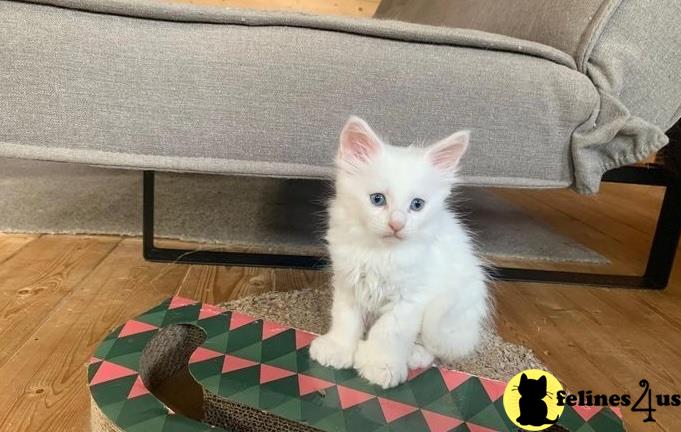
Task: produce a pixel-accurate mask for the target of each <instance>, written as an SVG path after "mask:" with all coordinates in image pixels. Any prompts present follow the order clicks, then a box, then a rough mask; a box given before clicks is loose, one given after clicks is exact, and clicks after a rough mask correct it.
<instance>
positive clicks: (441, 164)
mask: <svg viewBox="0 0 681 432" xmlns="http://www.w3.org/2000/svg"><path fill="white" fill-rule="evenodd" d="M468 140H469V133H468V132H467V131H463V132H457V133H455V134H454V135H452V136H450V137H448V138H446V139H444V140H442V141H440V142H438V143H436V144H433V145H432V146H430V147H427V148H421V147H413V146H412V147H407V148H401V147H393V146H390V145H388V144H385V143H383V142H382V141H381V140H380V139H379V138H378V137H377V136H376V134H375V133H374V132H373V131H372V130H371V128H370V127H369V126H368V125H367V124H366V123H365V122H364V121H363V120H361V119H359V118H357V117H352V118H350V120H348V123H347V124H346V125H345V127H344V129H343V132H342V133H341V140H340V148H339V151H338V157H337V160H336V163H337V167H338V171H337V178H336V196H335V198H334V199H333V200H332V201H331V204H330V208H329V217H330V220H329V230H328V233H327V237H326V238H327V241H328V244H329V251H330V255H331V260H332V266H333V287H334V299H333V307H332V310H331V315H332V324H331V328H330V330H329V332H328V333H327V334H325V335H323V336H320V337H319V338H317V339H316V340H315V341H313V343H312V346H311V347H310V354H311V356H312V358H314V359H315V360H317V361H318V362H319V363H321V364H323V365H326V366H331V367H335V368H350V367H355V368H356V369H357V370H358V372H359V374H360V375H362V376H363V377H364V378H366V379H367V380H369V381H370V382H372V383H374V384H377V385H379V386H381V387H383V388H388V387H393V386H396V385H398V384H400V383H401V382H403V381H405V380H406V378H407V372H408V369H409V368H420V367H425V366H429V365H430V364H432V362H433V360H434V358H439V359H441V360H444V361H447V360H451V359H455V358H459V357H462V356H465V355H467V354H468V353H470V352H471V351H472V350H473V349H474V348H475V346H476V344H477V343H478V341H479V337H480V330H481V327H482V326H483V325H484V322H485V320H486V317H487V315H488V312H489V304H488V292H487V285H486V276H485V273H484V271H483V269H482V266H481V263H480V261H479V259H478V258H477V257H476V255H475V252H474V247H473V245H472V242H471V240H470V238H469V236H468V235H467V233H466V231H465V229H464V228H463V227H462V226H461V224H460V223H459V221H458V220H457V219H456V217H455V215H454V214H453V213H452V212H451V211H450V210H449V209H448V206H447V203H446V199H447V197H448V196H449V194H450V191H451V189H452V186H453V185H454V184H455V183H456V176H455V172H456V167H457V165H458V163H459V160H460V159H461V157H462V156H463V154H464V153H465V151H466V148H467V146H468ZM374 193H381V194H383V195H384V196H385V205H382V206H376V205H374V203H372V201H371V199H370V196H371V194H374ZM414 198H420V199H422V200H424V202H425V205H424V206H423V208H422V209H421V210H420V211H414V210H412V209H410V205H411V203H412V200H413V199H414Z"/></svg>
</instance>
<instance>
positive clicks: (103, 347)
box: [94, 338, 118, 360]
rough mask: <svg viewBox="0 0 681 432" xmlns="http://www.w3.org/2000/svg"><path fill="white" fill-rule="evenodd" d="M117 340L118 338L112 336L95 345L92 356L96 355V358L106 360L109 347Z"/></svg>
mask: <svg viewBox="0 0 681 432" xmlns="http://www.w3.org/2000/svg"><path fill="white" fill-rule="evenodd" d="M117 340H118V339H116V338H113V339H108V340H105V341H104V342H102V343H100V344H99V346H98V347H97V350H96V351H95V353H94V357H97V358H98V359H101V360H106V359H107V356H108V355H109V351H111V347H113V346H114V344H115V343H116V341H117Z"/></svg>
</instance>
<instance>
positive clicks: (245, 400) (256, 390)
mask: <svg viewBox="0 0 681 432" xmlns="http://www.w3.org/2000/svg"><path fill="white" fill-rule="evenodd" d="M229 400H230V401H234V402H238V403H241V404H243V405H246V406H249V407H251V408H260V387H258V386H253V387H249V388H247V389H245V390H242V391H240V392H238V393H236V394H233V395H231V396H230V397H229Z"/></svg>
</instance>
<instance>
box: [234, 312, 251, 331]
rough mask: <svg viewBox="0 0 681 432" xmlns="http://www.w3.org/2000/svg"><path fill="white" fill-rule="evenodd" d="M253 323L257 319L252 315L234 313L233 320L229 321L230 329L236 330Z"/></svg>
mask: <svg viewBox="0 0 681 432" xmlns="http://www.w3.org/2000/svg"><path fill="white" fill-rule="evenodd" d="M253 321H255V318H253V317H252V316H250V315H246V314H242V313H239V312H232V318H230V320H229V329H230V330H234V329H237V328H239V327H241V326H244V325H246V324H250V323H252V322H253Z"/></svg>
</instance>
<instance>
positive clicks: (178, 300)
mask: <svg viewBox="0 0 681 432" xmlns="http://www.w3.org/2000/svg"><path fill="white" fill-rule="evenodd" d="M196 303H198V302H197V301H196V300H191V299H188V298H184V297H177V296H175V297H173V298H172V299H170V304H169V305H168V310H170V309H177V308H181V307H185V306H189V305H193V304H196Z"/></svg>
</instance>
